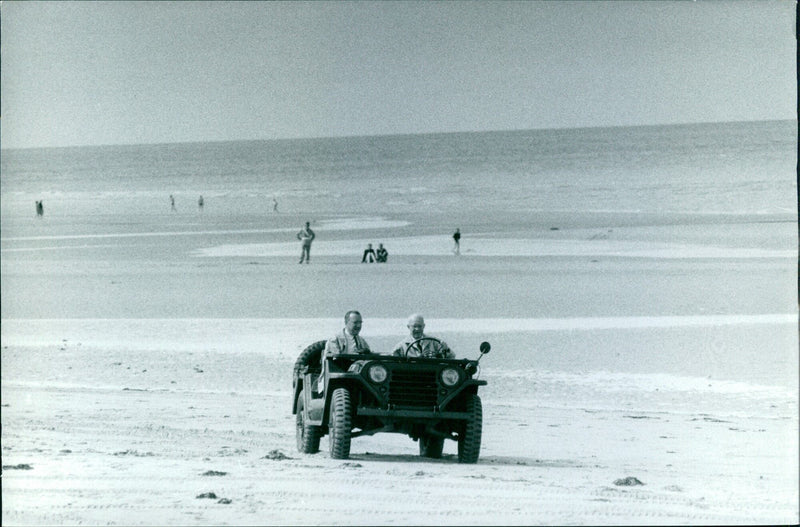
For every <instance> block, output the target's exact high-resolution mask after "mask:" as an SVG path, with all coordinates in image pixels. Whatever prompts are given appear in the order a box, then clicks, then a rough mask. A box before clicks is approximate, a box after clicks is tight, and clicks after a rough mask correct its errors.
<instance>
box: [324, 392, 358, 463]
mask: <svg viewBox="0 0 800 527" xmlns="http://www.w3.org/2000/svg"><path fill="white" fill-rule="evenodd" d="M352 415H353V413H352V405H351V403H350V392H349V391H348V390H347V388H336V389H335V390H333V396H332V397H331V409H330V417H329V419H328V428H329V431H328V433H329V438H328V439H329V440H330V450H331V458H332V459H347V458H349V457H350V437H351V435H350V434H351V432H352Z"/></svg>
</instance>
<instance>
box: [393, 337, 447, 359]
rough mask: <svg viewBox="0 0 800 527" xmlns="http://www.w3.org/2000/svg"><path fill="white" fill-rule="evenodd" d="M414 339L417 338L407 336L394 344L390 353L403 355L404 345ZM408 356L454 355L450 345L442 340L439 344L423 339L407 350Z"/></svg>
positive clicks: (442, 357)
mask: <svg viewBox="0 0 800 527" xmlns="http://www.w3.org/2000/svg"><path fill="white" fill-rule="evenodd" d="M426 337H428V335H423V336H422V337H420V338H426ZM415 340H417V339H415V338H414V337H413V336H411V335H409V336H407V337H406V338H405V339H403V340H402V341H400V342H398V343H397V345H395V347H394V351H393V352H392V354H394V355H398V356H400V357H403V356H405V352H406V347H407V346H408V345H409V344H411V343H412V342H414V341H415ZM420 348H421V349H420ZM408 356H409V357H427V358H433V359H454V358H455V357H456V355H455V353H453V352H452V351H451V350H450V347H449V346H448V345H447V343H446V342H445V341H443V340H442V341H441V344H439V343H438V342H436V341H435V340H423V341H422V342H418V343H416V344H415V345H414V346H412V347H411V348H410V349H409V350H408Z"/></svg>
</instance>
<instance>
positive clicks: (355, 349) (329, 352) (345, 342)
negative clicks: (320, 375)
mask: <svg viewBox="0 0 800 527" xmlns="http://www.w3.org/2000/svg"><path fill="white" fill-rule="evenodd" d="M351 353H372V351H371V350H370V349H369V344H367V341H366V340H364V338H363V337H359V336H355V335H351V334H350V333H348V332H347V329H343V330H342V331H341V333H339V334H337V335H336V336H335V337H333V338H331V339H330V340H328V342H326V343H325V356H326V357H330V356H333V355H341V354H351Z"/></svg>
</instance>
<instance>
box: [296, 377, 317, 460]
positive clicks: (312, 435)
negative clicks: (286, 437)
mask: <svg viewBox="0 0 800 527" xmlns="http://www.w3.org/2000/svg"><path fill="white" fill-rule="evenodd" d="M304 395H305V394H304V393H303V391H302V390H301V391H300V395H299V396H298V397H297V418H296V423H297V427H296V429H295V437H296V439H297V451H298V452H302V453H303V454H316V453H317V452H319V438H320V436H321V435H322V434H321V430H320V427H319V426H313V425H309V424H306V422H305V417H304V412H303V407H304V404H303V396H304Z"/></svg>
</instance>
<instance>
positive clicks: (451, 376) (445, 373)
mask: <svg viewBox="0 0 800 527" xmlns="http://www.w3.org/2000/svg"><path fill="white" fill-rule="evenodd" d="M441 378H442V384H444V385H445V386H447V387H448V388H452V387H453V386H455V385H456V384H458V381H460V380H461V374H460V373H458V370H457V369H455V368H445V369H443V370H442V373H441Z"/></svg>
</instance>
